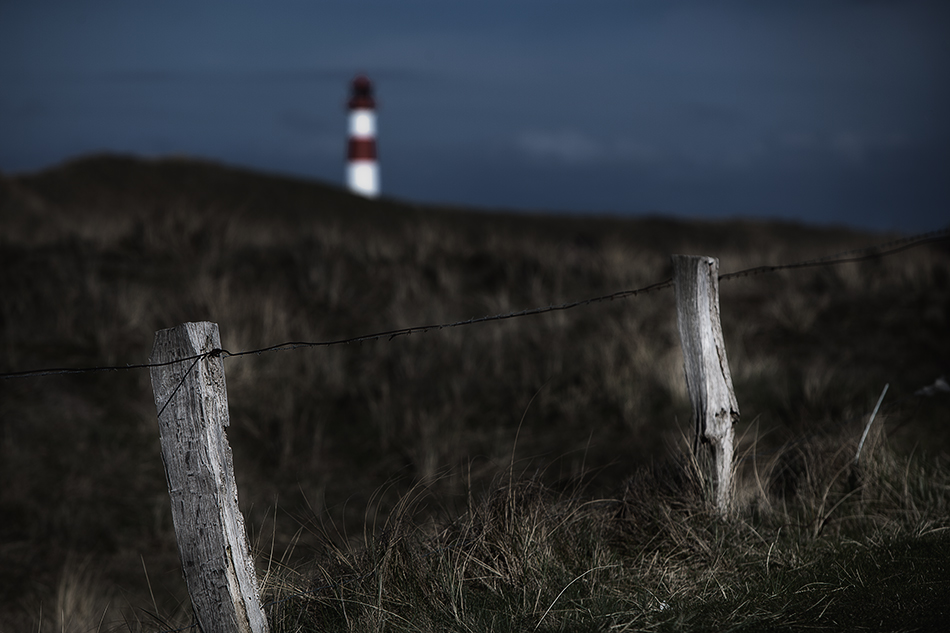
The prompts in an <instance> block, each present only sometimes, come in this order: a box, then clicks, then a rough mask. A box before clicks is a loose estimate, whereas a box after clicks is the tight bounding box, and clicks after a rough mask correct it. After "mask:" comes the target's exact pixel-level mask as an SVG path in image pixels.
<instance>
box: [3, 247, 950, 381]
mask: <svg viewBox="0 0 950 633" xmlns="http://www.w3.org/2000/svg"><path fill="white" fill-rule="evenodd" d="M947 239H950V229H941V230H938V231H930V232H928V233H921V234H918V235H912V236H909V237H906V238H902V239H898V240H892V241H889V242H885V243H882V244H876V245H873V246H866V247H864V248H859V249H853V250H850V251H844V252H841V253H836V254H833V255H826V256H824V257H821V258H818V259H812V260H806V261H802V262H796V263H791V264H778V265H770V266H755V267H753V268H747V269H745V270H739V271H736V272H732V273H725V274H721V275H719V279H720V280H729V279H735V278H737V277H749V276H754V275H761V274H766V273H773V272H777V271H780V270H789V269H801V268H813V267H818V266H836V265H838V264H845V263H850V262H861V261H866V260H869V259H876V258H880V257H886V256H888V255H893V254H895V253H899V252H901V251H905V250H908V249H911V248H915V247H917V246H921V245H923V244H928V243H933V242H938V241H942V240H947ZM858 253H863V255H859V256H855V255H857V254H858ZM671 286H673V279H672V278H670V279H665V280H663V281H658V282H656V283H653V284H650V285H648V286H644V287H642V288H637V289H634V290H621V291H618V292H614V293H611V294H608V295H602V296H599V297H591V298H589V299H582V300H580V301H572V302H569V303H562V304H559V305H549V306H545V307H538V308H529V309H526V310H521V311H519V312H509V313H506V314H493V315H489V316H483V317H475V318H471V319H465V320H462V321H455V322H452V323H439V324H432V325H419V326H413V327H406V328H397V329H393V330H386V331H382V332H376V333H373V334H362V335H359V336H352V337H348V338H342V339H335V340H329V341H287V342H285V343H278V344H277V345H270V346H268V347H262V348H260V349H253V350H246V351H240V352H229V351H227V350H224V349H214V350H211V351H210V352H205V353H203V354H196V355H194V356H188V357H185V358H179V359H176V360H171V361H165V362H162V363H140V364H134V365H114V366H106V367H63V368H50V369H32V370H26V371H16V372H7V373H2V374H0V378H2V379H10V378H37V377H41V376H56V375H68V374H88V373H93V372H112V371H130V370H137V369H151V368H152V367H166V366H169V365H174V364H177V363H184V362H188V361H197V360H200V359H202V358H207V357H209V356H222V357H225V358H227V357H232V356H233V357H238V356H249V355H252V354H264V353H267V352H281V351H287V350H292V349H299V348H306V347H331V346H334V345H348V344H352V343H362V342H365V341H376V340H379V339H383V338H385V339H387V340H392V339H394V338H396V337H399V336H408V335H410V334H414V333H425V332H429V331H432V330H444V329H448V328H456V327H464V326H468V325H476V324H480V323H490V322H494V321H506V320H509V319H516V318H521V317H527V316H535V315H539V314H546V313H549V312H558V311H562V310H570V309H573V308H577V307H580V306H585V305H591V304H594V303H602V302H606V301H614V300H617V299H626V298H628V297H635V296H637V295H640V294H646V293H649V292H656V291H659V290H663V289H665V288H669V287H671Z"/></svg>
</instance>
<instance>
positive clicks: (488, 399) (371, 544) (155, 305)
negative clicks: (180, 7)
mask: <svg viewBox="0 0 950 633" xmlns="http://www.w3.org/2000/svg"><path fill="white" fill-rule="evenodd" d="M889 237H891V236H884V235H880V234H874V235H872V234H862V233H858V232H854V231H850V230H846V229H842V228H832V227H806V226H800V225H796V224H790V223H754V222H738V221H736V222H721V223H704V222H681V221H674V220H668V219H661V218H638V219H623V218H612V217H580V216H579V217H568V216H553V217H552V216H532V215H524V214H522V215H515V214H505V213H501V212H487V211H482V212H474V211H469V210H464V209H440V208H422V207H417V206H412V205H407V204H403V203H399V202H396V201H391V200H383V201H367V200H363V199H360V198H355V197H352V196H350V195H348V194H346V193H345V192H343V191H339V190H336V189H332V188H328V187H325V186H322V185H318V184H313V183H307V182H301V181H294V180H288V179H283V178H277V177H272V176H266V175H261V174H253V173H248V172H243V171H239V170H233V169H228V168H224V167H221V166H217V165H212V164H205V163H197V162H194V161H186V160H161V161H141V160H136V159H130V158H119V157H95V158H88V159H83V160H80V161H76V162H73V163H69V164H66V165H63V166H61V167H58V168H55V169H52V170H49V171H47V172H43V173H40V174H35V175H27V176H17V177H9V176H0V294H2V296H3V297H4V300H3V302H2V308H0V345H2V349H3V353H2V354H0V372H10V371H18V370H22V369H28V368H29V369H32V368H37V367H61V366H70V367H76V366H101V365H122V364H126V363H139V362H143V361H144V360H145V359H146V358H147V356H148V352H149V348H150V346H151V341H152V337H153V335H154V332H155V331H156V330H158V329H161V328H165V327H171V326H173V325H175V324H177V323H180V322H184V321H195V320H210V321H215V322H217V323H218V324H219V325H220V328H221V336H222V343H223V345H224V347H225V348H226V349H229V350H231V351H239V350H246V349H256V348H261V347H265V346H268V345H272V344H275V343H279V342H283V341H300V340H304V341H320V340H335V339H341V338H347V337H350V336H356V335H361V334H365V333H368V332H378V331H385V330H389V329H392V328H398V327H406V326H412V325H420V324H430V323H444V322H454V321H458V320H463V319H467V318H469V317H472V316H481V315H485V314H495V313H503V312H508V311H513V310H521V309H524V308H532V307H536V306H544V305H549V304H559V303H562V302H565V301H571V300H577V299H583V298H587V297H593V296H599V295H603V294H608V293H612V292H615V291H618V290H624V289H631V288H638V287H643V286H646V285H649V284H651V283H653V282H655V281H660V280H662V279H665V278H667V277H669V276H670V264H669V255H670V254H671V253H674V252H682V253H694V254H708V255H713V256H717V257H719V258H720V260H721V270H722V271H723V272H730V271H734V270H739V269H743V268H747V267H750V266H757V265H762V264H780V263H786V262H793V261H801V260H805V259H810V258H814V257H818V256H823V255H827V254H829V253H835V252H839V251H843V250H848V249H852V248H857V247H861V246H865V245H868V244H873V243H878V242H882V241H885V240H886V239H889ZM721 295H722V317H723V326H724V330H725V341H726V347H727V349H728V353H729V360H730V365H731V368H732V373H733V378H734V380H735V383H736V391H737V396H738V400H739V405H740V408H741V410H742V416H743V418H742V421H741V422H740V426H739V428H738V429H737V430H738V433H739V436H740V437H741V438H742V442H741V443H740V447H739V451H740V453H741V454H742V455H744V458H743V459H742V460H741V461H740V463H739V467H740V473H739V475H740V476H739V482H740V483H739V489H738V491H737V495H738V498H739V504H738V508H737V510H736V513H735V514H734V515H733V516H730V517H727V518H719V517H716V516H715V515H714V514H712V513H711V512H710V510H709V508H708V507H707V506H706V504H705V501H704V500H703V494H702V489H703V486H704V483H703V481H702V477H701V475H700V473H699V472H698V470H697V468H696V467H695V466H694V465H693V463H692V461H691V460H689V459H687V458H685V457H684V455H686V454H687V453H685V452H684V451H683V450H681V447H682V446H683V445H684V443H685V440H684V436H685V435H686V434H687V433H688V432H689V429H688V426H689V424H688V422H689V416H690V411H689V403H688V400H687V398H686V393H685V385H684V381H683V378H682V368H681V367H682V365H681V359H680V356H679V345H678V339H677V335H676V331H675V319H674V306H673V297H672V293H671V292H669V291H668V290H667V291H660V292H656V293H650V294H646V295H640V296H638V297H635V298H630V299H625V300H617V301H613V302H606V303H599V304H594V305H591V306H586V307H580V308H576V309H573V310H569V311H559V312H552V313H548V314H545V315H540V316H536V317H530V318H521V319H512V320H508V321H504V322H498V323H492V324H486V325H480V326H471V327H464V328H451V329H445V330H440V331H431V332H429V333H426V334H412V335H411V336H404V337H397V338H394V339H392V340H387V339H383V340H379V341H375V342H366V343H362V344H359V345H348V346H335V347H328V348H316V349H301V350H296V351H289V352H282V353H276V354H263V355H260V356H246V357H240V358H232V359H228V360H227V361H226V371H227V380H228V392H229V400H230V409H231V420H232V421H231V427H230V428H229V437H230V440H231V444H232V447H233V449H234V460H235V470H236V474H237V477H238V487H239V489H240V494H241V505H242V508H243V509H244V513H245V517H246V522H247V525H248V529H249V532H250V536H251V540H252V543H253V544H254V547H255V550H256V551H257V553H258V570H259V571H260V572H261V573H265V572H266V577H265V579H264V585H265V594H266V595H265V601H270V602H271V603H272V604H270V605H269V606H268V610H269V613H270V615H271V617H272V621H273V625H274V629H275V630H278V631H295V630H341V629H347V630H373V631H377V630H384V629H385V630H407V631H415V630H459V631H463V630H478V631H485V630H498V631H504V630H539V631H541V630H641V629H652V628H656V629H660V630H706V629H709V630H713V629H714V630H728V629H749V630H763V629H792V628H794V629H798V628H805V627H806V626H807V627H817V628H822V627H824V628H828V629H832V628H840V627H841V626H843V625H846V626H848V627H849V628H853V629H857V630H859V629H860V628H862V627H864V628H871V629H877V630H880V629H884V630H915V629H927V628H928V627H932V626H933V625H934V624H935V623H937V622H940V621H942V620H941V619H940V618H945V617H946V616H947V613H946V607H945V606H943V605H944V604H945V603H946V602H947V600H946V599H945V597H946V596H947V595H950V591H948V589H950V587H948V585H947V580H946V579H947V578H948V577H950V576H948V574H947V565H948V563H947V561H948V560H950V548H948V538H950V536H948V533H947V532H946V528H947V527H948V518H947V517H948V513H947V497H948V495H950V485H948V484H950V481H948V475H947V469H946V458H947V455H948V447H950V425H948V424H947V419H948V416H947V397H946V396H942V397H941V396H934V397H930V398H928V397H915V396H914V393H915V392H916V391H917V390H918V389H920V388H921V387H924V386H925V385H928V384H932V383H933V382H934V380H935V379H936V378H937V377H938V376H940V375H942V374H947V373H950V367H947V359H948V358H950V338H948V337H947V336H946V334H945V333H946V331H947V326H948V321H950V249H948V248H947V243H946V242H941V243H936V244H933V245H929V246H924V247H919V248H915V249H913V250H908V251H905V252H903V253H900V254H898V255H894V256H891V257H887V258H882V259H877V260H872V261H867V262H861V263H855V264H845V265H839V266H834V267H822V268H815V269H806V270H789V271H782V272H778V273H772V274H767V275H758V276H750V277H745V278H738V279H732V280H727V281H723V282H722V285H721ZM884 383H890V385H891V387H890V390H889V392H888V396H887V399H886V400H885V406H884V407H883V409H882V414H879V417H878V420H877V421H876V422H875V427H874V430H873V431H872V439H873V442H874V443H873V444H872V445H871V446H866V447H865V449H864V450H863V451H862V463H861V464H860V466H859V467H857V468H855V467H853V466H852V465H851V462H852V460H853V457H854V451H855V449H856V443H857V440H858V439H859V438H860V435H861V433H862V431H863V429H864V424H865V422H866V420H867V414H868V412H869V411H870V408H871V407H872V406H873V404H874V402H875V400H876V398H877V396H878V394H879V393H880V390H881V389H882V388H883V385H884ZM0 425H2V430H3V436H2V444H0V516H2V521H0V596H3V598H2V601H0V629H2V630H8V629H9V630H41V631H46V630H96V629H100V630H111V629H112V628H115V627H116V626H121V628H123V630H128V628H132V629H133V630H148V631H157V630H161V629H162V628H178V627H181V626H186V625H188V624H190V622H191V620H190V614H189V609H188V605H187V592H186V591H185V589H184V585H183V582H182V580H181V574H180V568H179V565H178V561H177V554H176V550H175V539H174V531H173V529H172V526H171V520H170V512H169V509H168V501H167V491H166V490H165V479H164V474H163V470H162V465H161V459H160V451H159V447H158V439H157V433H156V425H155V408H154V405H153V403H152V399H151V389H150V385H149V383H148V375H147V373H146V372H142V371H127V372H123V371H119V372H105V373H92V374H78V375H65V376H64V375H55V376H46V377H42V378H31V379H11V380H3V381H0ZM300 592H304V595H296V594H298V593H300ZM275 601H276V602H275ZM117 623H118V624H117Z"/></svg>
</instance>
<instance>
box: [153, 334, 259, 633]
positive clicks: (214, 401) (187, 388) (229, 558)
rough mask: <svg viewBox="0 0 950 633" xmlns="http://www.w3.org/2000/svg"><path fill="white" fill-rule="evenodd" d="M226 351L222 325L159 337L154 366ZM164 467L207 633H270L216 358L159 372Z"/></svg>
mask: <svg viewBox="0 0 950 633" xmlns="http://www.w3.org/2000/svg"><path fill="white" fill-rule="evenodd" d="M220 347H221V340H220V337H219V334H218V326H217V324H215V323H208V322H201V323H184V324H182V325H179V326H177V327H174V328H170V329H167V330H160V331H159V332H156V333H155V343H154V345H153V347H152V354H151V356H150V357H149V362H150V363H163V362H167V361H172V360H176V359H180V358H188V357H193V356H196V355H200V354H204V353H207V352H210V351H212V350H215V349H219V348H220ZM151 378H152V391H153V393H154V396H155V407H156V409H157V410H158V412H159V420H158V422H159V434H160V436H161V444H162V459H163V460H164V462H165V474H166V477H167V480H168V492H169V496H170V497H171V505H172V519H173V521H174V524H175V534H176V535H177V538H178V552H179V554H180V556H181V564H182V571H183V573H184V576H185V581H186V583H187V585H188V592H189V594H190V595H191V601H192V606H193V607H194V610H195V614H196V617H197V618H198V623H199V624H200V626H201V630H202V631H203V632H204V633H218V632H220V633H225V632H229V633H231V632H234V631H239V632H241V633H266V632H267V631H268V625H267V619H266V617H265V616H264V613H263V611H262V610H261V606H260V596H259V588H258V583H257V576H256V574H255V571H254V562H253V559H252V558H251V556H250V548H249V547H248V542H247V535H246V533H245V530H244V517H243V516H242V515H241V511H240V510H239V508H238V493H237V485H236V484H235V483H234V466H233V463H232V457H231V447H230V445H229V444H228V440H227V435H226V434H225V428H226V427H227V426H228V424H229V417H228V397H227V386H226V384H225V379H224V363H223V361H222V359H221V358H219V357H217V356H208V357H204V358H201V359H200V360H197V361H196V360H186V361H183V362H181V363H175V364H172V365H167V366H164V367H152V368H151Z"/></svg>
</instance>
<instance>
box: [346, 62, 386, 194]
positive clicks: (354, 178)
mask: <svg viewBox="0 0 950 633" xmlns="http://www.w3.org/2000/svg"><path fill="white" fill-rule="evenodd" d="M347 109H348V110H349V113H350V139H349V148H348V150H347V163H346V183H347V185H348V186H349V188H350V191H352V192H353V193H355V194H359V195H361V196H366V197H367V198H375V197H377V196H378V195H379V163H378V162H377V161H376V102H375V101H374V100H373V84H371V83H370V81H369V79H367V78H366V77H365V76H363V75H360V76H358V77H357V78H356V79H354V80H353V93H352V95H351V96H350V101H349V103H348V104H347Z"/></svg>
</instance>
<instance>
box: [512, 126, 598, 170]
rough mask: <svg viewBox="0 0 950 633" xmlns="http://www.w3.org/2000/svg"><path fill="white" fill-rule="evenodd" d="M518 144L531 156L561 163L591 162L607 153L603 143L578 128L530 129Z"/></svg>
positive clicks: (521, 149) (520, 138)
mask: <svg viewBox="0 0 950 633" xmlns="http://www.w3.org/2000/svg"><path fill="white" fill-rule="evenodd" d="M516 144H517V147H518V149H519V150H520V151H521V152H523V153H524V154H526V155H528V156H529V157H531V158H536V159H541V160H553V161H556V162H561V163H570V164H577V163H591V162H594V161H597V160H600V159H603V158H604V157H605V155H606V148H605V147H604V145H603V144H602V143H600V142H599V141H597V140H596V139H594V138H592V137H590V136H588V135H586V134H584V133H582V132H578V131H576V130H559V131H554V132H550V131H537V130H534V131H528V132H524V133H523V134H521V136H519V137H518V139H517V141H516Z"/></svg>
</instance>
